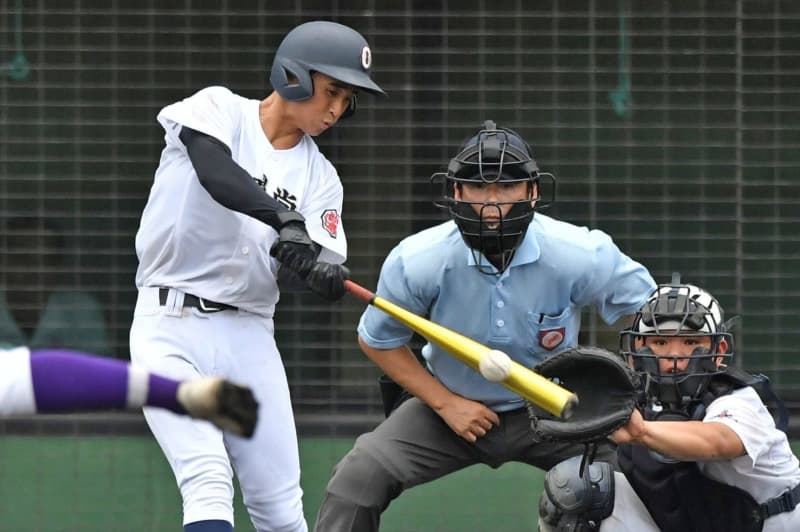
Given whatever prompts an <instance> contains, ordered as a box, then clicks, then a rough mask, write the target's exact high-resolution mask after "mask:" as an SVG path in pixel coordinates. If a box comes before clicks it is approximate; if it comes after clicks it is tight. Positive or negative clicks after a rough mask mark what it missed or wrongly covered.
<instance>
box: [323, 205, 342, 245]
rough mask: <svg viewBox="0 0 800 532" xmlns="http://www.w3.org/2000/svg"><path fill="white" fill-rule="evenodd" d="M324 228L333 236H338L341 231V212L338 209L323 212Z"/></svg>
mask: <svg viewBox="0 0 800 532" xmlns="http://www.w3.org/2000/svg"><path fill="white" fill-rule="evenodd" d="M321 218H322V228H323V229H325V230H326V231H327V232H328V234H329V235H331V238H336V233H337V232H338V231H339V213H338V212H337V211H336V209H328V210H326V211H324V212H323V213H322V216H321Z"/></svg>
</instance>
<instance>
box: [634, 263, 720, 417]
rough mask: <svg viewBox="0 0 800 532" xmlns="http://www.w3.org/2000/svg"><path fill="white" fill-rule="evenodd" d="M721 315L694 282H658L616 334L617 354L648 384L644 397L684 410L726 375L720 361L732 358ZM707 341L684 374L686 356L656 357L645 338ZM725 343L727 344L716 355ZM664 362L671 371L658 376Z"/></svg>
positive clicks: (676, 276) (715, 301)
mask: <svg viewBox="0 0 800 532" xmlns="http://www.w3.org/2000/svg"><path fill="white" fill-rule="evenodd" d="M723 317H724V311H723V309H722V307H721V306H720V304H719V302H718V301H717V300H716V299H715V298H714V296H712V295H711V294H710V293H709V292H707V291H705V290H703V289H702V288H698V287H697V286H695V285H692V284H681V282H680V276H679V275H677V274H675V275H674V276H673V280H672V283H669V284H662V285H659V286H658V288H656V290H655V292H653V294H652V295H651V296H650V298H649V299H648V300H647V301H646V302H645V304H644V305H643V306H642V308H641V309H640V310H639V312H637V313H636V315H635V317H634V321H633V324H632V325H631V327H630V328H629V329H626V330H624V331H622V332H621V333H620V352H621V353H622V354H623V355H626V356H628V357H630V359H632V360H633V364H634V369H635V370H636V371H639V372H641V373H642V374H643V375H644V377H645V380H646V383H647V385H646V393H647V395H648V397H651V398H654V399H656V400H657V401H659V402H661V403H662V404H666V405H672V406H688V405H689V404H690V403H692V402H694V401H696V400H698V399H700V398H701V397H702V394H703V393H704V392H705V391H706V389H707V387H708V384H709V382H710V381H711V378H712V377H713V376H714V375H718V374H720V373H724V372H725V368H726V366H725V365H721V364H719V363H718V362H719V359H720V358H722V359H723V360H728V359H730V358H731V357H732V356H733V336H732V335H731V334H730V333H729V332H727V331H726V325H725V324H724V323H723V321H722V320H723ZM654 336H657V337H661V338H664V337H673V336H674V337H684V338H694V339H696V338H704V337H707V338H710V340H711V341H710V347H696V348H695V349H694V351H693V352H692V354H691V355H690V357H689V362H688V365H687V366H686V368H685V369H684V370H683V371H680V370H679V368H678V361H679V360H681V359H683V358H686V356H685V355H678V354H670V355H655V354H654V353H653V350H652V349H651V348H649V347H647V345H646V339H647V338H648V337H654ZM723 340H724V341H725V343H726V344H727V346H728V347H727V349H726V350H725V352H724V353H720V352H719V351H720V345H721V344H722V342H723ZM661 359H667V360H669V362H670V363H671V364H672V368H673V369H672V370H671V371H669V372H667V373H662V371H661V369H660V367H659V360H661Z"/></svg>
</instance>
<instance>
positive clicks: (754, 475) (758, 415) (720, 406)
mask: <svg viewBox="0 0 800 532" xmlns="http://www.w3.org/2000/svg"><path fill="white" fill-rule="evenodd" d="M703 421H704V422H718V423H724V424H725V425H727V426H728V427H730V428H731V430H733V431H734V432H735V433H736V434H737V435H738V436H739V438H740V439H741V440H742V443H743V444H744V448H745V455H744V456H740V457H738V458H734V459H732V460H716V461H711V462H698V463H697V465H698V467H699V468H700V471H701V472H703V474H704V475H706V476H708V477H709V478H712V479H714V480H718V481H720V482H724V483H725V484H728V485H731V486H736V487H737V488H741V489H743V490H745V491H746V492H748V493H749V494H750V495H752V496H753V498H754V499H755V500H756V502H759V503H762V502H764V501H766V500H768V499H771V498H772V497H775V496H776V495H779V494H781V493H782V492H783V491H785V490H787V489H790V488H793V487H795V486H796V485H797V484H798V483H800V464H798V460H797V457H795V455H794V453H792V449H791V447H790V446H789V441H788V440H787V438H786V434H785V433H783V432H782V431H781V430H778V428H777V427H776V426H775V421H774V419H773V418H772V415H771V414H770V413H769V411H768V410H767V408H766V406H764V403H763V402H762V401H761V398H760V397H759V396H758V394H757V393H756V391H755V390H754V389H753V388H751V387H749V386H748V387H745V388H741V389H739V390H735V391H734V392H733V393H731V394H728V395H724V396H722V397H720V398H719V399H717V400H715V401H714V402H712V403H711V404H710V405H709V406H708V410H707V411H706V415H705V417H704V418H703ZM793 513H794V514H797V515H796V516H795V517H794V521H793V522H794V523H795V524H797V525H798V526H799V527H800V507H798V508H797V509H795V511H794V512H793ZM788 515H789V514H787V515H786V516H784V517H781V519H786V518H788ZM772 519H776V520H778V519H779V518H778V517H777V516H776V517H773V518H771V519H770V521H772ZM793 530H800V528H794V529H793Z"/></svg>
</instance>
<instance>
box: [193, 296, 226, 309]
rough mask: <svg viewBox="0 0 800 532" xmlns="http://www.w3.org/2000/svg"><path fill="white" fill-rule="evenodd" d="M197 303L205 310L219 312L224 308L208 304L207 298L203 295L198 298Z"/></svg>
mask: <svg viewBox="0 0 800 532" xmlns="http://www.w3.org/2000/svg"><path fill="white" fill-rule="evenodd" d="M197 303H198V304H199V305H200V310H202V311H203V312H219V311H221V310H222V308H221V307H211V306H208V305H206V300H205V299H203V298H202V297H198V298H197Z"/></svg>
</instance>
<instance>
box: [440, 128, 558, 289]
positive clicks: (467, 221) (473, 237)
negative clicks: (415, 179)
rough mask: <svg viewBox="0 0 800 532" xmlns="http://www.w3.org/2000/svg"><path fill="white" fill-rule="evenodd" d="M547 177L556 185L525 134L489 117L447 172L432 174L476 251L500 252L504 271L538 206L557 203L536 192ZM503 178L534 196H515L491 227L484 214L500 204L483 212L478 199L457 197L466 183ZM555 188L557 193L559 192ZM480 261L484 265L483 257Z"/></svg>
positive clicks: (445, 203) (443, 200)
mask: <svg viewBox="0 0 800 532" xmlns="http://www.w3.org/2000/svg"><path fill="white" fill-rule="evenodd" d="M542 177H546V178H548V179H550V180H551V181H552V183H553V184H555V178H554V177H553V176H552V175H551V174H548V173H543V172H540V171H539V167H538V166H537V164H536V161H535V160H534V158H533V154H532V152H531V147H530V146H529V145H528V143H527V142H525V141H524V140H523V139H522V137H521V136H520V135H519V134H517V133H515V132H514V131H512V130H510V129H506V128H498V127H497V125H496V124H495V123H494V122H493V121H491V120H487V121H486V122H484V124H483V128H482V129H480V130H479V131H478V132H477V133H476V134H475V135H473V136H472V137H470V138H469V139H467V141H465V142H464V143H463V144H462V145H461V147H460V148H459V150H458V154H456V156H455V157H453V159H451V160H450V164H449V165H448V167H447V172H437V173H435V174H433V175H432V176H431V182H432V183H433V184H434V186H435V187H439V186H440V187H441V190H440V191H439V194H438V196H439V197H438V198H437V199H435V200H434V205H436V206H437V207H439V208H442V209H447V210H448V211H449V213H450V216H451V218H453V220H454V221H455V223H456V225H457V226H458V229H459V230H460V231H461V236H462V237H463V238H464V241H465V242H466V244H467V246H469V247H470V248H471V249H472V250H473V251H476V252H480V253H483V254H484V255H485V256H487V257H490V256H494V257H500V261H499V263H500V265H499V266H498V267H497V269H498V270H499V271H500V272H502V271H504V270H505V269H506V267H507V266H508V264H509V263H510V261H511V258H512V256H513V253H514V250H516V249H517V247H519V245H520V243H522V240H523V239H524V238H525V233H526V231H527V229H528V225H529V224H530V223H531V220H532V219H533V213H534V211H535V210H536V209H537V208H538V209H541V208H544V207H546V206H547V205H549V204H550V203H552V198H551V199H550V200H548V201H541V200H540V198H539V197H538V195H537V196H534V193H537V194H538V190H539V187H538V186H537V187H534V185H535V184H538V183H539V181H540V179H541V178H542ZM498 181H502V182H503V183H519V182H526V183H528V185H529V186H528V197H527V198H525V199H524V200H522V201H515V202H514V203H513V205H512V206H511V209H510V210H509V211H508V213H507V214H506V215H505V216H503V215H502V212H500V221H499V224H497V225H496V226H495V227H493V228H490V227H489V225H488V224H487V223H486V222H485V221H484V217H485V216H487V214H486V213H489V212H491V213H492V214H493V215H495V216H496V215H497V213H498V212H499V211H500V209H499V205H498V204H497V203H489V202H483V203H480V204H478V205H480V213H477V212H475V210H474V209H473V205H475V204H474V203H471V202H468V201H464V200H461V199H456V198H455V189H456V188H458V187H461V185H462V184H463V183H486V184H492V183H496V182H498ZM552 190H553V195H554V194H555V191H554V189H552ZM534 201H535V203H533V202H534ZM476 262H478V264H479V265H481V264H482V262H481V261H479V260H477V258H476ZM481 271H483V272H485V273H493V272H492V270H491V268H489V269H485V268H483V267H482V268H481Z"/></svg>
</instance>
